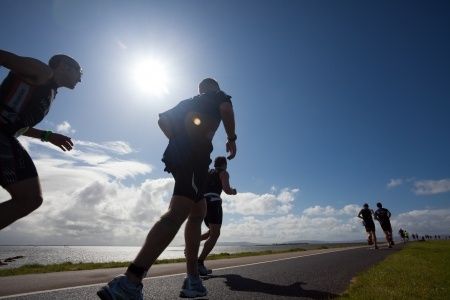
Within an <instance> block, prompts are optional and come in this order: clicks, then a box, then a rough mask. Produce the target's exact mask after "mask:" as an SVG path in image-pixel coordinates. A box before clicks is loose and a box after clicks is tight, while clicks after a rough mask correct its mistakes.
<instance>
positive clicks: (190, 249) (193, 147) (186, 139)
mask: <svg viewBox="0 0 450 300" xmlns="http://www.w3.org/2000/svg"><path fill="white" fill-rule="evenodd" d="M199 93H200V95H197V96H195V97H193V98H191V99H187V100H184V101H181V102H180V103H179V104H178V105H176V106H175V107H174V108H172V109H170V110H168V111H166V112H164V113H162V114H160V115H159V116H160V117H159V121H158V124H159V126H160V128H161V130H162V131H163V133H164V134H165V135H166V137H167V138H168V139H169V145H168V146H167V148H166V151H165V152H164V155H163V162H164V163H165V165H166V168H165V170H166V171H167V172H169V173H172V175H173V177H174V179H175V187H174V192H173V196H172V199H171V202H170V206H169V209H168V211H167V213H165V214H164V215H163V216H162V217H161V219H160V220H159V221H158V222H156V223H155V225H153V228H152V229H151V230H150V232H149V234H148V236H147V239H146V241H145V243H144V245H143V247H142V249H141V250H140V252H139V253H138V255H137V257H136V258H135V259H134V261H133V263H131V264H130V265H129V266H128V269H127V271H126V273H125V274H124V275H120V276H118V277H116V278H114V279H113V280H112V281H110V282H109V283H108V285H106V286H104V287H102V288H101V289H100V290H99V291H98V292H97V295H98V296H99V297H100V298H101V299H104V300H116V299H143V293H142V279H143V278H144V277H145V276H146V274H147V271H148V270H149V269H150V267H151V266H152V264H153V263H154V262H155V260H156V259H157V258H158V256H159V255H160V254H161V253H162V252H163V251H164V249H166V247H167V246H168V245H169V243H170V242H171V241H172V239H173V238H174V237H175V235H176V233H177V232H178V230H179V229H180V227H181V225H182V224H183V222H184V221H185V220H186V218H187V223H186V227H185V241H186V267H187V277H186V278H185V279H184V282H183V286H182V289H181V292H180V296H182V297H190V298H192V297H203V296H205V295H206V294H207V290H206V288H205V287H204V286H203V284H202V281H201V279H200V276H199V273H198V266H197V258H198V249H199V246H200V237H201V224H202V222H203V219H204V218H205V214H206V201H205V199H204V195H203V191H204V187H205V186H204V185H205V180H206V177H207V175H208V169H209V164H210V163H211V159H210V154H211V152H212V150H213V147H212V139H213V137H214V134H215V132H216V130H217V128H218V127H219V124H220V122H221V121H223V125H224V128H225V131H226V133H227V135H228V141H227V143H226V150H227V152H229V156H228V159H232V158H234V156H235V155H236V143H235V141H236V139H237V136H236V134H235V123H234V112H233V106H232V104H231V100H230V99H231V97H230V96H228V95H227V94H225V93H224V92H222V91H221V90H220V88H219V84H218V83H217V81H215V80H214V79H211V78H207V79H204V80H203V81H202V82H200V84H199ZM154 297H157V296H156V295H155V296H154Z"/></svg>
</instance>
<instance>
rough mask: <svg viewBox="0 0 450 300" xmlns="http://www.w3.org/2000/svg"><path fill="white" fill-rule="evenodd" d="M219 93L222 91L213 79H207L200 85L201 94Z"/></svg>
mask: <svg viewBox="0 0 450 300" xmlns="http://www.w3.org/2000/svg"><path fill="white" fill-rule="evenodd" d="M217 91H220V87H219V83H218V82H217V81H216V80H214V79H212V78H205V79H203V80H202V81H201V82H200V83H199V85H198V92H199V93H200V94H203V93H207V92H217Z"/></svg>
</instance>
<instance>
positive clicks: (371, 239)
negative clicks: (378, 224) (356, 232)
mask: <svg viewBox="0 0 450 300" xmlns="http://www.w3.org/2000/svg"><path fill="white" fill-rule="evenodd" d="M372 215H373V210H371V209H370V208H369V204H367V203H365V204H364V205H363V209H361V211H360V212H359V214H358V218H360V219H362V220H363V225H364V227H365V228H366V232H367V243H368V244H369V245H373V244H375V249H378V244H377V236H376V235H375V223H374V222H373V219H372Z"/></svg>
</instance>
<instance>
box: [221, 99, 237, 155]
mask: <svg viewBox="0 0 450 300" xmlns="http://www.w3.org/2000/svg"><path fill="white" fill-rule="evenodd" d="M220 115H221V117H222V121H223V127H224V128H225V132H226V133H227V136H228V140H227V143H226V151H227V152H228V153H229V156H228V157H227V158H228V159H233V158H234V157H235V156H236V151H237V150H236V140H235V138H236V131H235V126H236V125H235V122H234V111H233V105H232V104H231V103H229V102H224V103H222V104H221V105H220Z"/></svg>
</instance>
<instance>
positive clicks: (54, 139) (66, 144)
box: [48, 133, 73, 151]
mask: <svg viewBox="0 0 450 300" xmlns="http://www.w3.org/2000/svg"><path fill="white" fill-rule="evenodd" d="M48 141H49V142H50V143H52V144H53V145H55V146H58V147H59V148H61V150H62V151H70V150H72V148H73V142H72V139H71V138H70V137H68V136H65V135H62V134H59V133H52V134H51V135H50V136H49V137H48Z"/></svg>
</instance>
